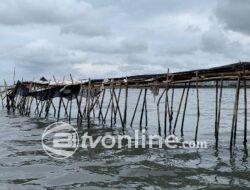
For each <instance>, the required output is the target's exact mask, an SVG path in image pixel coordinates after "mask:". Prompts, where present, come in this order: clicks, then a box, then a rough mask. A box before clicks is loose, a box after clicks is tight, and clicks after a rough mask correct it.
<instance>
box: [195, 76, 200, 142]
mask: <svg viewBox="0 0 250 190" xmlns="http://www.w3.org/2000/svg"><path fill="white" fill-rule="evenodd" d="M198 78H199V76H198V72H196V79H198ZM198 85H199V83H198V80H196V102H197V120H196V130H195V143H197V136H198V128H199V122H200V99H199V86H198Z"/></svg>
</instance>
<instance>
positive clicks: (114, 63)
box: [0, 0, 250, 80]
mask: <svg viewBox="0 0 250 190" xmlns="http://www.w3.org/2000/svg"><path fill="white" fill-rule="evenodd" d="M237 2H238V1H237ZM242 2H243V3H242ZM241 8H242V10H243V12H244V13H241V12H240V9H241ZM227 9H228V10H230V11H227ZM247 10H248V6H247V5H245V4H244V1H240V3H239V4H237V5H236V4H235V3H234V2H233V1H223V2H221V1H219V4H218V6H217V1H216V0H212V1H199V0H190V1H183V0H169V1H166V0H156V1H148V0H137V1H133V2H132V1H129V0H107V1H103V0H53V1H51V0H43V1H41V0H22V1H21V0H5V1H1V2H0V37H1V43H0V66H1V68H2V69H1V77H2V78H5V79H9V80H11V78H12V74H11V73H12V71H13V68H14V67H15V68H16V71H17V76H18V77H19V78H21V77H23V76H25V77H26V78H30V79H31V78H33V76H40V75H46V76H49V75H58V77H61V76H62V75H68V74H69V73H73V74H74V75H77V76H79V78H87V77H92V78H99V77H112V76H120V75H131V74H143V73H162V72H167V68H170V70H171V71H181V70H188V69H195V68H204V67H211V66H217V65H221V64H226V63H231V62H234V61H238V59H241V60H242V61H243V60H247V59H249V58H250V56H249V54H248V52H249V50H250V38H248V37H247V36H246V35H241V34H239V33H237V34H235V33H234V32H231V31H232V30H233V31H238V32H244V33H245V34H248V26H249V24H248V23H249V21H248V18H247V17H246V13H245V12H246V11H247ZM216 11H217V12H216ZM231 12H232V13H233V15H234V16H231V15H230V13H231ZM214 18H217V19H214ZM238 19H240V21H241V23H244V26H241V25H243V24H241V23H237V22H238ZM237 24H238V25H237ZM229 29H230V30H229ZM6 64H7V65H6ZM0 80H1V79H0Z"/></svg>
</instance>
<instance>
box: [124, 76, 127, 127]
mask: <svg viewBox="0 0 250 190" xmlns="http://www.w3.org/2000/svg"><path fill="white" fill-rule="evenodd" d="M125 83H126V87H125V104H124V105H125V107H124V116H123V118H124V119H123V122H124V124H125V125H126V124H127V111H128V79H127V78H126V81H125Z"/></svg>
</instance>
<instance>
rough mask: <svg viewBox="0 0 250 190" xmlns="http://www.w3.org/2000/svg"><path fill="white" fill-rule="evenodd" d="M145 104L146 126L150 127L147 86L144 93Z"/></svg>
mask: <svg viewBox="0 0 250 190" xmlns="http://www.w3.org/2000/svg"><path fill="white" fill-rule="evenodd" d="M144 102H145V103H144V106H145V127H146V128H147V127H148V107H147V88H145V94H144Z"/></svg>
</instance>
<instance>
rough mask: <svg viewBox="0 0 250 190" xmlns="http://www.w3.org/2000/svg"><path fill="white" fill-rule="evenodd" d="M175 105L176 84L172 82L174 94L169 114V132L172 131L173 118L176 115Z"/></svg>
mask: <svg viewBox="0 0 250 190" xmlns="http://www.w3.org/2000/svg"><path fill="white" fill-rule="evenodd" d="M173 106H174V84H172V96H171V105H170V112H169V113H168V114H169V117H168V118H169V133H170V134H171V133H172V120H173V115H174V111H173Z"/></svg>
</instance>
